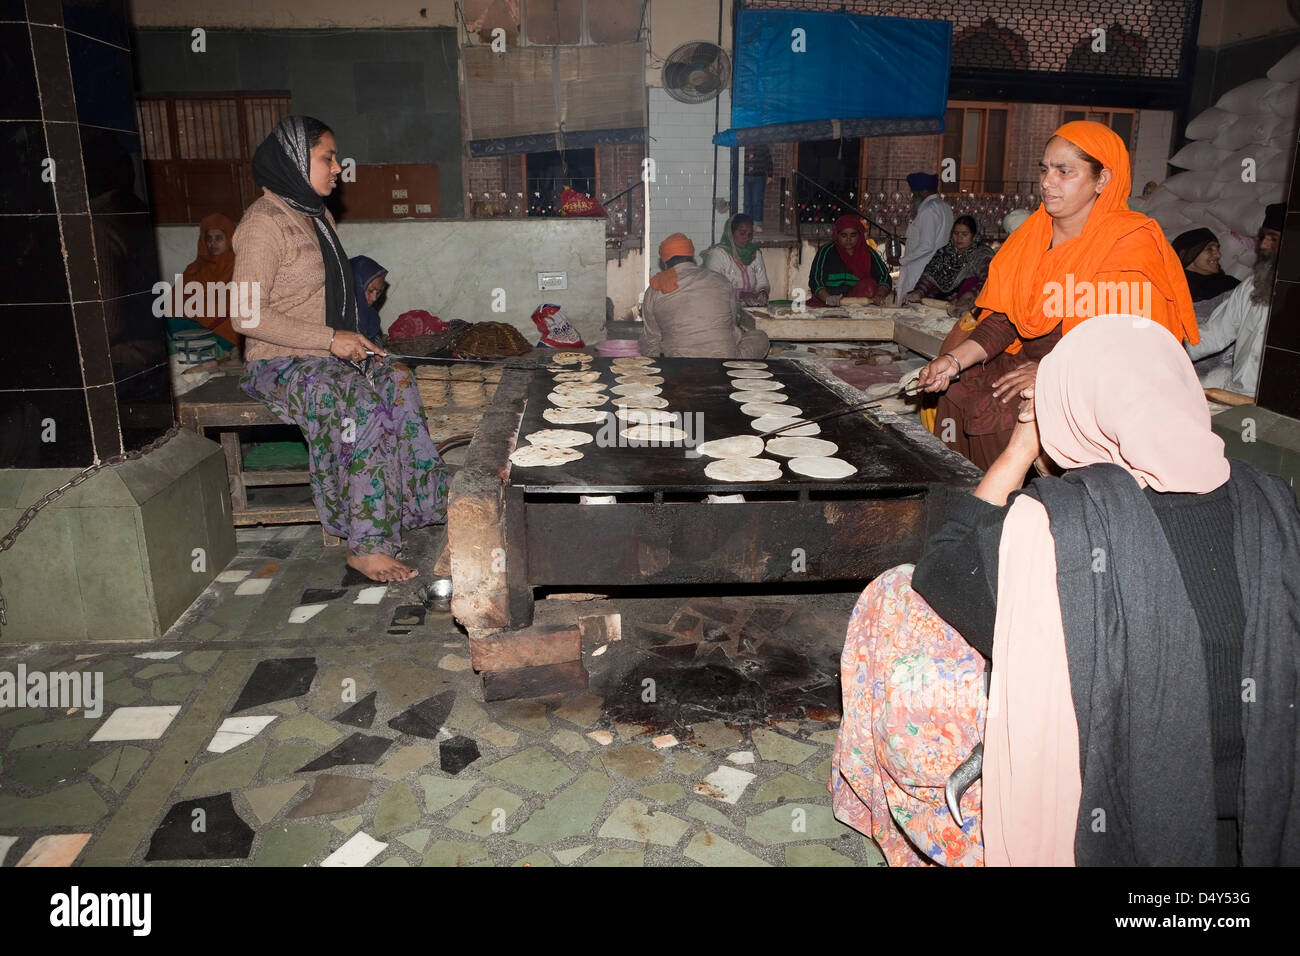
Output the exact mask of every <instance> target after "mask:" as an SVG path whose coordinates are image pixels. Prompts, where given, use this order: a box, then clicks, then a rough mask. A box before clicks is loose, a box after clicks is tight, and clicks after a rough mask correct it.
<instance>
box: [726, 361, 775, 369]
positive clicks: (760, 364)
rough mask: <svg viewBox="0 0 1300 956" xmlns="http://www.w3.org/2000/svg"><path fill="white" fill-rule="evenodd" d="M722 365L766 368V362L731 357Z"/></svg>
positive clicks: (727, 366)
mask: <svg viewBox="0 0 1300 956" xmlns="http://www.w3.org/2000/svg"><path fill="white" fill-rule="evenodd" d="M722 365H723V367H724V368H767V363H766V362H752V361H750V360H749V359H732V360H731V361H729V362H723V363H722Z"/></svg>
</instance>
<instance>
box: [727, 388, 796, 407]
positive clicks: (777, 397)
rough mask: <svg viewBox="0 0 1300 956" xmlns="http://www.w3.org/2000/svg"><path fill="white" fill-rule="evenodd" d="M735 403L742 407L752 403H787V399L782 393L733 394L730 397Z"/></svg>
mask: <svg viewBox="0 0 1300 956" xmlns="http://www.w3.org/2000/svg"><path fill="white" fill-rule="evenodd" d="M727 397H728V398H730V399H731V400H732V401H733V402H740V404H742V405H748V404H749V403H750V402H767V403H769V404H774V403H778V402H784V401H786V397H785V396H784V395H782V394H781V393H780V392H751V391H744V392H732V393H731V394H730V395H729V396H727Z"/></svg>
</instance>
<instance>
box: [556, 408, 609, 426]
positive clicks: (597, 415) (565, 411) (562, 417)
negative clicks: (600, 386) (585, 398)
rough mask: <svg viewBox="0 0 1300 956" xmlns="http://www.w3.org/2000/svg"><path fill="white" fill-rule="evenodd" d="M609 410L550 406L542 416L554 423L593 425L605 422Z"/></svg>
mask: <svg viewBox="0 0 1300 956" xmlns="http://www.w3.org/2000/svg"><path fill="white" fill-rule="evenodd" d="M607 415H609V412H598V411H596V410H595V409H594V408H548V409H546V410H545V411H543V412H542V417H543V418H545V419H546V420H547V421H548V422H550V423H551V424H552V425H591V424H594V423H595V422H603V421H604V420H605V418H606V416H607Z"/></svg>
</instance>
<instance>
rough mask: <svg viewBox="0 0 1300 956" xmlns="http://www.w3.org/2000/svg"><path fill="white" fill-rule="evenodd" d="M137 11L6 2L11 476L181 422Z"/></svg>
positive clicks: (3, 127)
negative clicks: (145, 135)
mask: <svg viewBox="0 0 1300 956" xmlns="http://www.w3.org/2000/svg"><path fill="white" fill-rule="evenodd" d="M127 42H128V41H127V25H126V11H125V4H124V2H123V0H96V2H94V3H89V2H86V0H77V2H74V0H69V2H58V0H26V2H25V3H24V0H0V71H3V73H2V75H0V88H3V89H4V96H3V97H2V98H0V162H3V168H4V170H5V175H4V176H3V177H0V250H3V252H0V315H3V316H4V322H3V326H2V327H3V328H4V330H5V342H4V345H3V347H0V468H66V467H84V466H86V465H89V464H92V463H93V462H95V461H96V460H102V459H104V458H108V457H111V456H113V455H116V454H119V453H120V452H122V451H123V450H131V449H134V448H138V447H140V446H142V445H145V444H147V443H148V442H150V441H152V440H153V439H154V438H156V437H158V436H159V435H160V434H162V433H163V432H165V431H166V430H167V429H168V428H169V427H170V426H171V425H172V423H173V420H174V418H173V411H172V398H171V386H170V382H169V369H168V359H167V348H166V338H165V331H164V326H163V320H162V319H159V318H156V317H155V316H154V315H153V308H152V307H153V293H152V291H151V289H152V286H153V284H154V283H155V282H156V281H157V280H158V265H157V261H158V257H157V253H156V250H155V248H154V239H153V228H152V222H151V217H150V214H149V207H148V204H147V199H146V196H145V187H144V169H143V165H142V163H141V159H140V138H139V135H138V134H137V131H136V122H135V105H134V99H133V94H132V70H131V54H130V51H129V50H128V49H127Z"/></svg>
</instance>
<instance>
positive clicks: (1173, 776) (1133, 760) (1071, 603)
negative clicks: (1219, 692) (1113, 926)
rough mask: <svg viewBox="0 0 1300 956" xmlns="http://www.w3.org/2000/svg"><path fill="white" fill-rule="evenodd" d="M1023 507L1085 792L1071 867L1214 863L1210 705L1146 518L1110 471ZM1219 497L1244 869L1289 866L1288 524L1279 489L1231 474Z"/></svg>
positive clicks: (1170, 571) (1298, 798) (1084, 471)
mask: <svg viewBox="0 0 1300 956" xmlns="http://www.w3.org/2000/svg"><path fill="white" fill-rule="evenodd" d="M1023 493H1025V494H1031V495H1033V496H1034V497H1036V498H1038V499H1039V500H1040V501H1041V502H1042V503H1043V505H1044V507H1045V508H1046V509H1047V513H1048V517H1049V520H1050V523H1051V530H1052V537H1053V539H1054V540H1055V544H1056V547H1055V551H1056V560H1057V584H1058V591H1059V593H1060V600H1061V616H1062V621H1063V623H1064V625H1065V638H1066V650H1067V657H1068V660H1069V668H1070V687H1071V693H1072V696H1073V698H1074V709H1075V716H1076V718H1077V720H1078V725H1079V761H1080V772H1081V775H1082V782H1083V790H1082V795H1081V798H1080V802H1079V818H1078V826H1077V829H1076V833H1075V862H1076V863H1077V864H1078V865H1079V866H1133V865H1137V866H1144V865H1145V866H1150V865H1162V866H1179V865H1191V866H1209V865H1213V864H1214V862H1215V807H1214V781H1213V755H1212V752H1211V746H1210V716H1209V707H1210V694H1209V687H1208V684H1207V676H1206V668H1205V662H1204V658H1203V655H1202V651H1201V639H1200V626H1199V624H1198V622H1197V619H1196V614H1195V612H1194V611H1193V609H1192V605H1191V602H1190V600H1189V599H1188V597H1187V591H1186V588H1185V587H1184V585H1183V581H1182V577H1181V574H1180V572H1179V569H1178V563H1177V559H1176V558H1175V557H1174V554H1173V551H1172V550H1171V549H1170V547H1169V544H1168V541H1167V540H1166V538H1165V536H1164V532H1163V530H1162V528H1161V525H1160V521H1159V519H1158V518H1157V516H1156V514H1155V512H1154V511H1153V510H1152V508H1151V505H1150V504H1149V503H1148V502H1147V501H1146V499H1145V497H1144V496H1143V493H1142V491H1141V489H1140V488H1139V487H1138V485H1137V483H1136V482H1135V481H1134V480H1133V478H1132V476H1131V475H1130V474H1129V473H1128V472H1126V471H1124V469H1122V468H1120V467H1118V466H1116V465H1109V464H1102V465H1092V466H1089V467H1087V468H1081V469H1078V470H1077V471H1072V472H1070V473H1069V474H1067V475H1066V476H1065V477H1064V478H1053V479H1040V480H1039V481H1036V482H1035V483H1034V485H1033V487H1032V488H1030V489H1028V490H1027V491H1025V492H1023ZM1229 494H1230V498H1231V502H1232V509H1233V521H1234V542H1233V544H1234V548H1235V551H1236V555H1237V569H1236V570H1237V576H1238V580H1239V582H1240V585H1241V593H1242V598H1243V601H1244V603H1245V608H1246V632H1245V635H1244V641H1243V653H1242V675H1243V692H1242V696H1243V702H1242V728H1243V736H1244V740H1245V756H1244V759H1243V766H1242V778H1241V787H1240V791H1239V796H1238V825H1239V827H1240V832H1241V860H1242V862H1243V863H1244V864H1245V865H1247V866H1260V865H1263V866H1269V865H1296V864H1300V785H1298V783H1297V780H1296V772H1297V767H1298V766H1300V762H1298V758H1297V748H1298V747H1300V733H1298V731H1300V724H1298V723H1297V715H1296V704H1297V698H1298V697H1300V686H1298V681H1300V664H1298V661H1297V659H1298V658H1300V512H1298V511H1297V509H1296V502H1295V497H1294V495H1293V493H1292V492H1291V490H1290V489H1289V488H1288V487H1287V486H1286V485H1285V484H1283V483H1282V481H1281V480H1280V479H1278V478H1275V477H1273V476H1270V475H1265V474H1263V473H1261V472H1259V471H1257V470H1256V469H1255V468H1253V467H1251V466H1250V465H1247V464H1244V463H1242V462H1239V461H1233V462H1232V477H1231V479H1230V480H1229ZM1098 555H1100V556H1101V562H1099V560H1098ZM1098 567H1104V568H1105V570H1104V571H1100V572H1099V571H1097V570H1094V569H1096V568H1098ZM1132 635H1142V636H1143V639H1142V642H1141V643H1137V642H1136V641H1133V640H1131V639H1130V637H1131V636H1132ZM1247 682H1249V683H1247ZM1098 810H1100V811H1103V813H1101V814H1099V813H1098V812H1097V811H1098Z"/></svg>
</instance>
